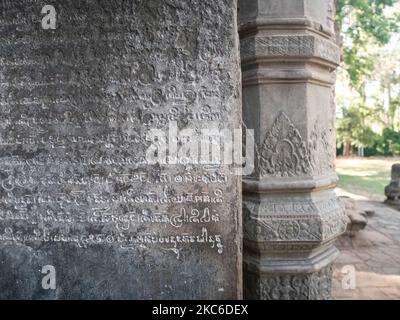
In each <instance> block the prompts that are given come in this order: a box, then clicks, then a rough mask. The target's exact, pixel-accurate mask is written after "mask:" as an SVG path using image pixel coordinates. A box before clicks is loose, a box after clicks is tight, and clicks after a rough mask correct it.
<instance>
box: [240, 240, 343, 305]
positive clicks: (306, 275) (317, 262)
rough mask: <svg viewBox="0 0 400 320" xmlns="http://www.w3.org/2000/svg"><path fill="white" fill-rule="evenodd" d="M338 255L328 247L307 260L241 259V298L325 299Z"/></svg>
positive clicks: (334, 249) (329, 289)
mask: <svg viewBox="0 0 400 320" xmlns="http://www.w3.org/2000/svg"><path fill="white" fill-rule="evenodd" d="M338 254H339V252H338V250H337V249H336V248H335V247H330V248H329V249H327V250H325V251H324V252H322V253H320V254H318V255H316V256H314V257H311V258H300V257H298V258H291V259H290V258H287V257H286V259H283V258H273V257H264V258H263V259H255V258H249V257H247V258H245V262H244V276H245V279H244V280H245V281H244V299H248V300H329V299H330V296H331V287H332V286H331V284H332V263H333V261H334V260H335V259H336V257H337V256H338Z"/></svg>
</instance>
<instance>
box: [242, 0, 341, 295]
mask: <svg viewBox="0 0 400 320" xmlns="http://www.w3.org/2000/svg"><path fill="white" fill-rule="evenodd" d="M334 11H335V10H334V3H333V0H332V1H331V0H318V1H315V0H239V30H240V36H241V57H242V58H241V59H242V72H243V120H244V124H245V126H246V127H247V128H249V129H254V130H255V133H254V135H255V137H254V138H255V148H256V150H255V151H256V154H257V157H256V169H255V171H254V172H253V174H252V175H251V176H248V177H245V179H244V180H243V190H244V191H243V192H244V194H243V218H244V226H243V228H244V230H243V231H244V295H245V298H247V299H329V297H330V291H331V289H330V288H331V272H332V270H331V264H332V262H333V261H334V260H335V258H336V257H337V255H338V250H337V249H336V248H335V247H334V245H333V243H334V241H335V239H336V238H337V237H338V236H339V235H340V234H341V233H343V232H344V231H345V228H346V218H345V215H344V210H343V207H342V205H341V204H340V202H339V200H338V199H337V197H336V195H335V193H334V187H335V184H336V181H337V177H336V173H335V164H334V161H335V126H334V122H335V104H334V94H333V92H334V91H333V85H334V82H335V69H336V67H337V66H338V64H339V61H340V52H339V48H338V46H337V45H336V43H335V36H334V23H333V17H334V13H335V12H334Z"/></svg>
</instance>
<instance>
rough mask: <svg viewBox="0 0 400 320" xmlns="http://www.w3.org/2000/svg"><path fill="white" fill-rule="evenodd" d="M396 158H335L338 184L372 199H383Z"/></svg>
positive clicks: (398, 160)
mask: <svg viewBox="0 0 400 320" xmlns="http://www.w3.org/2000/svg"><path fill="white" fill-rule="evenodd" d="M396 162H400V159H398V158H397V159H396V158H364V159H362V158H354V159H344V158H343V159H341V158H338V159H337V160H336V172H337V174H338V177H339V183H338V186H339V187H340V188H343V189H345V190H346V191H348V192H351V193H355V194H359V195H362V196H366V197H368V198H370V199H372V200H376V201H382V200H384V199H385V194H384V189H385V186H387V185H388V184H389V182H390V170H391V166H392V164H393V163H396Z"/></svg>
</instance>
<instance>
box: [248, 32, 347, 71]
mask: <svg viewBox="0 0 400 320" xmlns="http://www.w3.org/2000/svg"><path fill="white" fill-rule="evenodd" d="M241 56H242V61H243V62H245V61H248V60H251V59H255V58H279V57H281V58H285V57H296V58H307V59H311V58H320V59H322V60H325V61H327V62H329V63H333V64H334V65H338V64H339V63H340V50H339V48H338V46H337V45H336V44H335V43H334V42H332V41H330V40H327V39H324V38H321V37H317V36H314V35H278V36H275V35H274V36H256V37H249V38H246V39H242V41H241Z"/></svg>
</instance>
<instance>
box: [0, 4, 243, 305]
mask: <svg viewBox="0 0 400 320" xmlns="http://www.w3.org/2000/svg"><path fill="white" fill-rule="evenodd" d="M51 3H52V4H53V5H54V6H55V9H56V11H57V28H56V29H55V30H44V29H42V27H41V19H42V18H43V15H41V9H42V7H43V6H44V5H45V4H47V1H42V0H13V1H1V2H0V14H1V15H0V35H1V42H0V105H1V109H0V113H1V115H0V180H1V188H0V299H10V298H16V299H93V298H96V299H117V298H118V299H156V298H159V299H227V298H229V299H235V298H240V297H241V257H240V253H241V248H240V243H241V241H240V237H241V234H240V230H241V213H240V200H239V199H240V193H241V189H240V178H239V177H238V176H233V175H230V174H229V172H230V171H229V170H228V168H227V166H218V167H215V166H205V165H197V164H196V165H179V164H177V165H160V164H154V165H149V164H148V162H146V161H145V154H146V152H147V150H148V148H149V146H150V144H151V143H150V141H148V140H147V138H146V137H147V133H148V132H149V130H150V129H160V130H164V131H166V130H167V129H168V125H169V123H170V121H175V122H176V124H177V127H178V128H179V130H183V129H194V130H200V129H202V128H210V127H215V128H217V129H224V128H227V129H237V128H240V126H241V124H240V112H241V110H240V105H241V96H240V67H239V58H238V39H237V38H238V36H237V29H236V25H237V23H236V1H234V0H232V1H214V0H191V1H187V0H165V1H158V0H129V1H125V0H113V1H108V0H60V1H51ZM44 266H54V268H55V271H56V288H55V290H52V289H50V290H45V289H44V288H43V286H42V279H43V277H44V276H45V274H42V273H41V271H42V270H43V267H44Z"/></svg>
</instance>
